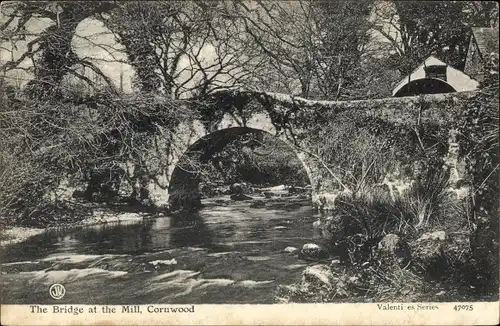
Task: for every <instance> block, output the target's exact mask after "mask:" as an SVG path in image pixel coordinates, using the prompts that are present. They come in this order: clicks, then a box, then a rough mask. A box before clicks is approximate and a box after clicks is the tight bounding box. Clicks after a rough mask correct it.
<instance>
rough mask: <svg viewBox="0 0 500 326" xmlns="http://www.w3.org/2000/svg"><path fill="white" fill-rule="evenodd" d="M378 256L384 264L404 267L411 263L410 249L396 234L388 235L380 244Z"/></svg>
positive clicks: (377, 251)
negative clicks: (395, 264)
mask: <svg viewBox="0 0 500 326" xmlns="http://www.w3.org/2000/svg"><path fill="white" fill-rule="evenodd" d="M376 256H377V258H378V259H380V260H381V261H382V262H383V263H384V264H387V265H392V264H394V263H397V264H398V265H400V266H403V265H406V264H408V262H409V261H410V257H411V254H410V247H409V246H408V244H407V243H406V242H404V241H403V240H402V239H401V238H400V237H399V236H397V235H396V234H387V235H386V236H384V237H383V238H382V240H380V242H379V243H378V245H377V250H376Z"/></svg>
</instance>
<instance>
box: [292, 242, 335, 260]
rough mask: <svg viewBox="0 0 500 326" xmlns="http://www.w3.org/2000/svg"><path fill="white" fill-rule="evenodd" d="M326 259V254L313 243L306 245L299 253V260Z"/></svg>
mask: <svg viewBox="0 0 500 326" xmlns="http://www.w3.org/2000/svg"><path fill="white" fill-rule="evenodd" d="M327 257H328V252H327V251H326V250H325V249H323V248H322V247H320V246H318V245H317V244H314V243H306V244H305V245H303V246H302V249H301V250H300V252H299V258H300V259H304V260H318V259H324V258H327Z"/></svg>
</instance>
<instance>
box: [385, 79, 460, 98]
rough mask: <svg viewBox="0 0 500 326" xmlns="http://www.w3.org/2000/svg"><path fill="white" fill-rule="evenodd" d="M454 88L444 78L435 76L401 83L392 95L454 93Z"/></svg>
mask: <svg viewBox="0 0 500 326" xmlns="http://www.w3.org/2000/svg"><path fill="white" fill-rule="evenodd" d="M455 92H456V90H455V88H453V87H452V86H451V85H450V84H448V83H447V82H445V81H444V80H441V79H437V78H422V79H416V80H412V81H410V82H409V83H407V84H405V85H403V86H402V87H401V88H400V89H399V90H398V91H397V92H396V93H395V94H394V97H403V96H415V95H422V94H443V93H455Z"/></svg>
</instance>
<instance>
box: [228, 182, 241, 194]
mask: <svg viewBox="0 0 500 326" xmlns="http://www.w3.org/2000/svg"><path fill="white" fill-rule="evenodd" d="M229 191H230V193H231V194H233V195H240V194H243V186H242V185H241V184H240V183H233V184H232V185H231V186H229Z"/></svg>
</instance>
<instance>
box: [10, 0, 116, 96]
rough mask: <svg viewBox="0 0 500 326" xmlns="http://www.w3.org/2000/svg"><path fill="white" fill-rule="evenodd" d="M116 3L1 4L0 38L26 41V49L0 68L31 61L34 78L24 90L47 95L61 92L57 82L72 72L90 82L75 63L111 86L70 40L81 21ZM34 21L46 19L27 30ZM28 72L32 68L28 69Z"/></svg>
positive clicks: (14, 41)
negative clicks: (35, 28) (33, 29)
mask: <svg viewBox="0 0 500 326" xmlns="http://www.w3.org/2000/svg"><path fill="white" fill-rule="evenodd" d="M114 6H115V3H114V2H111V1H95V2H67V1H58V2H52V1H39V2H14V3H10V4H9V5H8V6H2V14H3V15H4V16H5V21H4V22H3V23H2V25H1V26H0V30H1V32H2V35H3V37H2V39H1V40H2V41H11V42H12V44H13V48H16V43H18V42H21V41H25V40H27V39H29V41H27V44H26V50H25V51H24V52H23V53H22V54H21V55H20V56H19V57H18V58H17V59H13V60H10V61H8V62H6V63H5V64H4V65H3V66H2V67H1V69H2V70H3V71H4V72H5V71H8V70H11V69H20V68H21V64H22V63H23V61H25V60H27V59H29V60H31V61H32V67H33V69H32V72H33V74H34V77H35V78H33V79H32V80H31V81H30V83H29V84H28V87H27V89H28V90H29V91H30V92H31V94H33V95H35V96H37V97H42V98H47V97H50V96H53V95H60V94H59V93H60V89H59V86H60V83H61V81H62V79H63V77H64V76H66V75H67V74H71V75H73V76H75V77H77V78H80V79H83V80H85V81H86V82H88V83H89V84H92V82H91V81H90V80H89V79H88V78H87V77H85V76H83V75H81V74H79V73H78V72H77V70H75V69H74V67H75V66H76V65H80V66H84V67H88V68H90V69H91V70H93V71H94V72H95V73H96V74H97V75H99V76H101V77H102V78H103V79H104V80H106V81H107V82H108V84H109V85H112V83H111V81H110V80H109V78H108V77H107V76H105V75H104V74H103V73H102V72H101V71H100V70H99V69H98V68H97V67H96V66H95V65H94V64H93V63H92V62H90V61H88V60H86V59H83V58H79V57H78V56H77V55H76V53H75V52H74V50H73V48H72V45H71V41H72V39H73V36H74V35H75V31H76V28H77V26H78V24H80V23H81V22H82V21H83V20H85V19H87V18H89V17H94V16H95V15H97V14H100V13H103V12H107V11H109V10H111V9H112V8H113V7H114ZM34 20H42V21H45V22H46V27H45V28H44V29H43V31H42V32H41V33H28V32H27V27H28V25H29V24H30V23H32V22H33V21H34ZM30 72H31V71H30Z"/></svg>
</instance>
